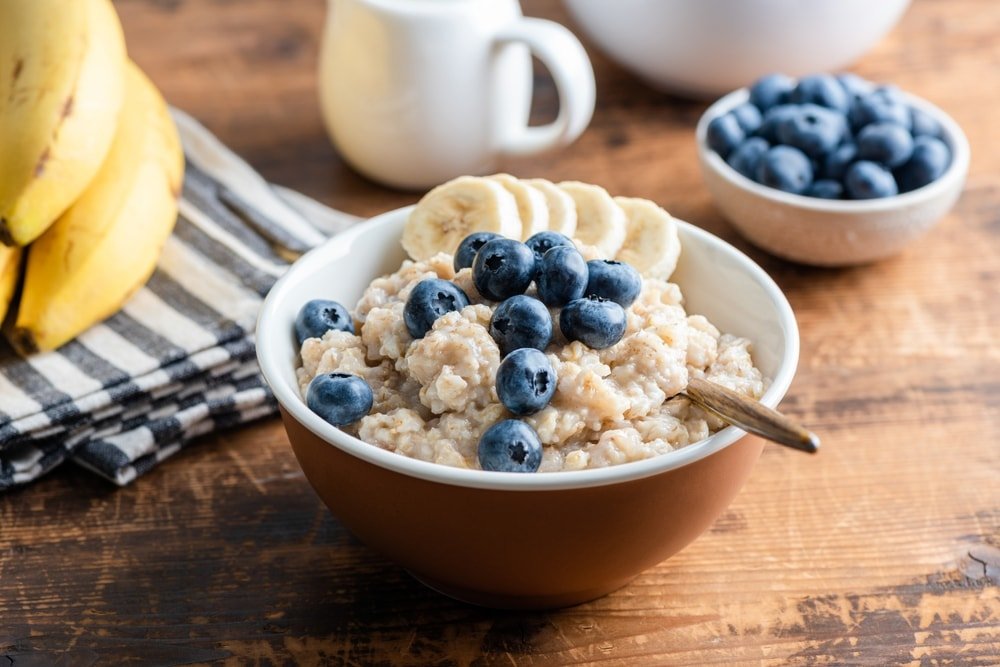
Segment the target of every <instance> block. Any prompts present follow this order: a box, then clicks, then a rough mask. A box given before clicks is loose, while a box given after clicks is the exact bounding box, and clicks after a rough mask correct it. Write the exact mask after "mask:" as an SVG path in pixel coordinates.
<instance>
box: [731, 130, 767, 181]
mask: <svg viewBox="0 0 1000 667" xmlns="http://www.w3.org/2000/svg"><path fill="white" fill-rule="evenodd" d="M770 147H771V146H770V144H768V143H767V140H766V139H764V138H762V137H750V138H749V139H747V140H746V141H744V142H743V143H742V144H740V145H739V147H738V148H737V149H736V150H734V151H733V152H732V153H730V154H729V160H728V162H729V166H730V167H732V168H733V169H735V170H736V171H738V172H740V173H741V174H743V175H744V176H746V177H747V178H750V179H752V178H753V177H754V175H755V174H756V173H757V163H759V162H760V158H761V157H763V155H764V153H766V152H767V149H768V148H770Z"/></svg>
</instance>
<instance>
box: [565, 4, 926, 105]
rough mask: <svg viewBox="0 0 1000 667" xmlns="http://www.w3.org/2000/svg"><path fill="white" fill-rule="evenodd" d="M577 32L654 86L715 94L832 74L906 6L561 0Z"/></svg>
mask: <svg viewBox="0 0 1000 667" xmlns="http://www.w3.org/2000/svg"><path fill="white" fill-rule="evenodd" d="M565 2H566V7H567V9H568V10H569V12H570V14H571V15H572V16H573V18H574V19H575V21H576V23H577V24H578V25H579V26H580V27H581V28H582V29H583V31H584V33H585V34H586V35H587V36H588V37H590V39H591V40H592V41H593V42H594V43H596V44H597V46H599V47H600V48H601V49H602V50H603V51H605V52H606V53H607V54H608V55H609V56H610V57H611V58H613V59H614V60H617V61H618V62H619V63H620V64H621V65H622V66H624V67H626V68H628V69H630V70H632V71H633V72H635V73H636V74H637V75H639V76H640V77H642V78H643V79H646V80H647V81H649V82H650V83H651V84H653V85H654V86H656V87H658V88H663V89H667V90H670V91H673V92H679V93H684V94H688V95H694V96H698V97H714V96H717V95H721V94H722V93H725V92H726V91H729V90H733V89H734V88H740V87H742V86H745V85H748V84H750V83H752V82H753V80H754V79H756V78H758V77H760V76H763V75H764V74H768V73H771V72H783V73H785V74H788V75H791V76H801V75H803V74H812V73H813V72H826V71H831V70H837V69H840V68H843V67H845V66H846V65H849V64H850V63H851V62H853V61H854V60H855V59H857V58H859V57H860V56H861V55H862V54H863V53H865V52H866V51H868V49H870V48H871V47H872V46H874V45H875V43H876V42H878V41H879V40H880V39H881V38H882V37H883V36H884V35H885V34H886V33H887V32H889V30H891V29H892V27H893V26H894V25H895V24H896V22H897V21H898V20H899V18H900V17H901V16H902V15H903V12H904V11H905V10H906V7H907V6H908V5H909V4H910V0H877V1H876V2H872V1H871V0H805V1H803V0H614V1H611V0H565Z"/></svg>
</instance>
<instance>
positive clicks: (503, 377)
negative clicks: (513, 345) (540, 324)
mask: <svg viewBox="0 0 1000 667" xmlns="http://www.w3.org/2000/svg"><path fill="white" fill-rule="evenodd" d="M558 382H559V378H557V377H556V371H555V369H554V368H552V363H551V362H550V361H549V358H548V357H546V356H545V353H544V352H540V351H538V350H536V349H534V348H530V347H523V348H521V349H519V350H514V351H513V352H511V353H510V354H508V355H507V356H506V357H505V358H504V360H503V361H501V362H500V366H499V367H498V368H497V397H499V399H500V402H501V403H503V404H504V407H506V408H507V409H508V410H510V411H511V412H512V413H513V414H515V415H518V416H519V417H523V416H524V415H533V414H535V413H536V412H538V411H539V410H541V409H542V408H544V407H545V406H546V405H548V404H549V401H551V400H552V395H553V394H555V393H556V384H557V383H558Z"/></svg>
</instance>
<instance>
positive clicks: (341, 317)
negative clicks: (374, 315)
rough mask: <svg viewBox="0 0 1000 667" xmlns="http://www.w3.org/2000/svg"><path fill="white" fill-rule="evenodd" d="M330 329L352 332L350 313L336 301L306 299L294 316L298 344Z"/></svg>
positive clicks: (317, 336) (352, 323)
mask: <svg viewBox="0 0 1000 667" xmlns="http://www.w3.org/2000/svg"><path fill="white" fill-rule="evenodd" d="M330 329H336V330H338V331H347V332H349V333H354V322H353V321H352V320H351V314H350V313H348V312H347V309H346V308H344V307H343V306H341V305H340V304H339V303H337V302H336V301H328V300H326V299H313V300H312V301H307V302H306V304H305V305H304V306H302V307H301V308H300V309H299V313H298V315H296V316H295V337H296V338H298V339H299V345H301V344H302V343H304V342H305V340H306V339H307V338H322V337H323V334H325V333H326V332H327V331H329V330H330Z"/></svg>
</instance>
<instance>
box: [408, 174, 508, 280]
mask: <svg viewBox="0 0 1000 667" xmlns="http://www.w3.org/2000/svg"><path fill="white" fill-rule="evenodd" d="M472 232H495V233H497V234H501V235H503V236H508V237H510V238H515V239H519V238H521V218H520V217H518V214H517V201H516V200H515V199H514V195H512V194H511V193H510V192H508V191H507V190H506V189H505V188H504V187H503V186H502V185H500V184H499V183H498V182H496V181H491V180H489V179H487V178H478V177H475V176H459V177H458V178H456V179H454V180H451V181H448V182H447V183H442V184H441V185H439V186H437V187H436V188H434V189H433V190H431V191H430V192H428V193H427V194H426V195H424V197H423V199H421V200H420V201H419V202H418V203H417V206H416V208H414V209H413V212H412V213H410V218H409V219H408V220H407V221H406V226H405V227H404V228H403V238H402V244H403V249H404V250H406V252H407V254H409V255H410V257H412V258H413V259H415V260H424V259H430V258H431V257H433V256H434V255H436V254H437V253H439V252H447V253H454V252H455V250H456V249H457V248H458V244H459V243H461V242H462V239H464V238H465V237H466V236H468V235H469V234H471V233H472Z"/></svg>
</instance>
